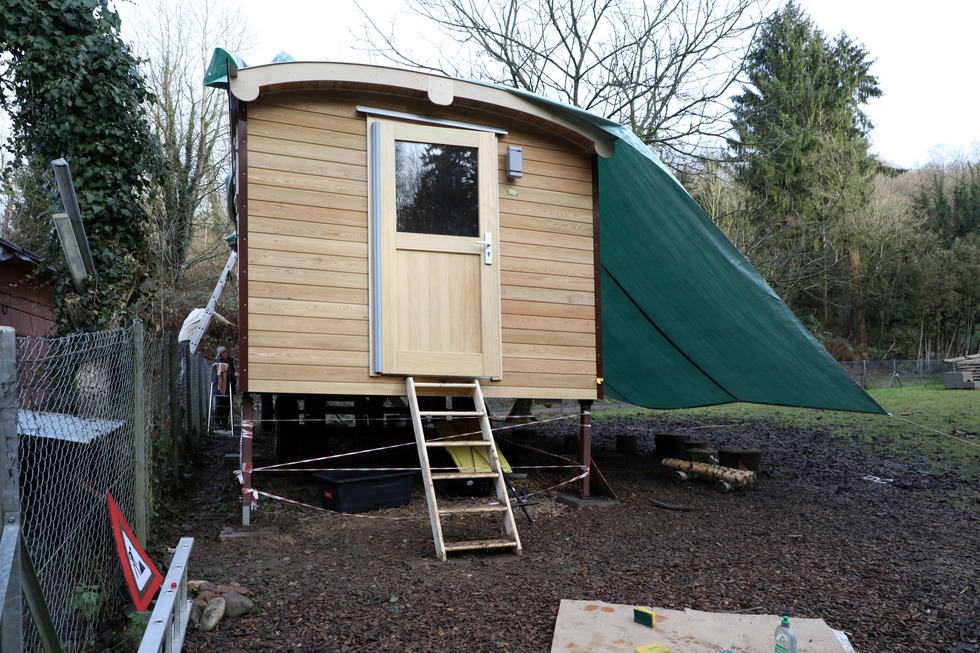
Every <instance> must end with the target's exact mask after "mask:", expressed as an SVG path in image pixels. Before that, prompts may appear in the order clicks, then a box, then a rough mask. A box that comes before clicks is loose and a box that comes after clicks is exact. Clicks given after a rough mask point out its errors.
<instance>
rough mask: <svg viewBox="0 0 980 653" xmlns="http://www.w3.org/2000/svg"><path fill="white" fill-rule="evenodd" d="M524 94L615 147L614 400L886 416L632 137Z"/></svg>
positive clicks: (611, 172) (607, 175)
mask: <svg viewBox="0 0 980 653" xmlns="http://www.w3.org/2000/svg"><path fill="white" fill-rule="evenodd" d="M497 88H504V87H497ZM508 90H512V89H508ZM512 92H514V91H513V90H512ZM518 93H520V95H521V96H522V97H524V98H528V99H533V100H535V101H539V102H543V103H545V104H549V105H551V106H562V107H564V108H565V109H566V110H567V111H568V112H570V113H572V114H574V115H577V116H578V117H579V118H580V119H583V120H586V121H588V122H591V123H592V124H595V125H598V126H600V127H602V128H603V129H604V130H605V131H607V132H609V133H610V134H612V135H614V136H616V137H617V138H618V139H619V140H618V141H617V143H616V151H615V154H614V155H613V156H612V157H610V158H608V159H602V158H600V159H599V225H600V229H599V233H600V242H599V258H600V260H601V264H602V358H603V377H604V387H605V393H606V395H607V396H609V397H612V398H615V399H620V400H622V401H626V402H629V403H631V404H635V405H637V406H646V407H648V408H689V407H693V406H708V405H713V404H724V403H731V402H737V401H742V402H748V403H758V404H773V405H779V406H798V407H806V408H825V409H831V410H845V411H857V412H868V413H882V414H884V413H885V411H884V409H882V408H881V406H879V405H878V404H877V403H876V402H875V401H874V400H873V399H872V398H871V397H870V396H868V394H867V393H866V392H865V391H864V390H863V389H862V388H861V386H860V385H858V384H857V382H855V381H854V380H853V379H852V378H851V377H850V375H848V374H847V372H845V371H844V370H843V368H841V366H840V365H838V364H837V361H835V360H834V359H833V357H831V356H830V354H828V353H827V350H825V349H824V348H823V346H822V345H821V344H820V343H819V342H817V340H816V339H815V338H814V337H813V336H812V335H811V334H810V332H809V331H808V330H807V329H806V328H805V327H804V326H803V325H802V324H801V323H800V321H799V320H798V319H797V318H796V316H795V315H793V313H792V311H790V310H789V308H788V307H787V306H786V305H785V304H784V303H783V302H782V300H781V299H780V298H779V296H778V295H776V293H775V292H773V290H772V288H770V287H769V284H768V283H766V281H765V279H763V278H762V276H760V275H759V273H758V272H757V271H756V270H755V268H753V267H752V265H751V264H750V263H749V262H748V260H746V258H745V257H744V256H743V255H742V254H741V253H740V252H739V251H738V250H737V249H736V248H735V246H734V245H732V243H731V242H730V241H729V240H728V238H726V237H725V235H724V234H723V233H722V232H721V230H719V229H718V227H717V226H715V224H714V223H713V222H712V221H711V219H710V218H709V217H708V216H707V214H705V212H704V211H703V210H702V209H701V207H700V206H699V205H698V204H697V202H695V201H694V199H693V198H692V197H691V196H690V195H689V194H688V192H687V191H686V190H685V189H684V188H683V186H681V184H680V183H679V182H678V181H677V180H676V179H675V178H674V177H673V175H671V174H670V172H669V171H668V170H667V169H666V168H665V167H664V165H663V164H662V163H661V162H660V161H659V159H658V158H657V157H656V155H655V154H653V152H651V151H650V149H649V148H648V147H646V146H645V145H644V144H643V143H642V142H641V141H640V140H639V139H638V138H637V137H636V136H635V135H634V134H633V133H632V132H630V131H629V130H628V129H626V128H625V127H623V126H621V125H618V124H616V123H613V122H611V121H609V120H606V119H604V118H601V117H598V116H595V115H592V114H589V113H587V112H584V111H581V110H579V109H576V108H574V107H569V106H567V105H561V104H559V103H555V102H552V101H550V100H547V99H544V98H540V97H537V96H534V95H531V94H528V93H523V92H519V91H518Z"/></svg>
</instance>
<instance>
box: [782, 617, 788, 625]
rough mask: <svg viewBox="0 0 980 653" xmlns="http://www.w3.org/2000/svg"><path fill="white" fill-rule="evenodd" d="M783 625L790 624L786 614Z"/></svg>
mask: <svg viewBox="0 0 980 653" xmlns="http://www.w3.org/2000/svg"><path fill="white" fill-rule="evenodd" d="M783 625H784V626H789V617H787V616H786V615H783Z"/></svg>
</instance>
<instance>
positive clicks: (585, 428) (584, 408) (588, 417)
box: [578, 399, 592, 499]
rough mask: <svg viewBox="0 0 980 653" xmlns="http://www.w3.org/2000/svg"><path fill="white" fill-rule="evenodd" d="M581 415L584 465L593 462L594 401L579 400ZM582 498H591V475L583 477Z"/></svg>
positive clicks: (580, 426)
mask: <svg viewBox="0 0 980 653" xmlns="http://www.w3.org/2000/svg"><path fill="white" fill-rule="evenodd" d="M578 405H579V408H580V409H581V410H580V414H581V417H579V436H578V447H579V448H578V460H579V464H581V465H582V466H583V467H589V466H590V465H591V464H592V401H590V400H587V399H581V400H579V402H578ZM582 498H583V499H588V498H589V477H588V476H586V477H585V478H583V479H582Z"/></svg>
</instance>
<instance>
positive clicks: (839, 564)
mask: <svg viewBox="0 0 980 653" xmlns="http://www.w3.org/2000/svg"><path fill="white" fill-rule="evenodd" d="M668 415H669V414H668ZM576 430H577V429H576V426H575V424H570V423H567V422H566V423H560V422H559V423H549V424H545V425H541V426H539V427H537V428H536V429H535V431H534V434H533V436H531V437H529V438H525V439H522V440H521V442H522V443H523V444H529V443H530V444H533V445H534V446H535V448H536V449H540V450H542V451H544V450H548V451H560V450H561V448H562V446H563V444H564V439H565V436H568V435H574V433H575V432H576ZM676 430H686V431H687V432H690V433H691V434H692V435H693V436H695V437H697V438H698V439H703V440H708V441H709V442H710V443H711V445H712V446H713V447H728V446H735V447H753V448H761V449H763V451H764V454H763V463H762V464H763V474H762V475H761V476H760V479H759V481H758V482H757V483H756V484H755V485H753V486H751V487H749V488H745V489H741V490H737V491H734V492H729V493H724V494H722V493H719V492H716V491H715V490H714V488H713V484H711V483H708V482H703V481H693V482H688V483H683V484H679V483H675V482H672V481H671V480H670V475H669V473H668V470H665V469H664V468H662V467H661V466H660V465H659V463H658V460H657V458H656V456H655V455H654V453H655V452H654V451H653V447H654V433H656V432H659V431H676ZM620 434H633V435H637V436H639V437H638V449H639V450H638V452H637V454H636V455H622V454H618V453H616V452H615V450H616V436H617V435H620ZM500 437H501V441H502V445H501V446H502V448H504V451H505V452H506V451H509V452H510V453H509V458H510V459H511V460H512V461H522V462H525V463H527V462H531V463H537V464H555V463H554V462H546V461H547V460H549V458H548V457H547V456H546V454H543V453H538V452H535V451H530V450H528V449H525V448H517V449H515V448H510V449H507V448H506V446H507V445H506V442H505V441H506V440H508V439H513V438H509V436H508V434H507V433H506V432H504V434H502V435H501V436H500ZM967 437H972V438H973V441H975V442H976V441H978V439H977V438H976V436H975V435H974V436H967ZM593 442H594V454H595V458H596V460H597V462H598V464H599V466H600V467H601V469H602V472H603V474H604V475H605V477H606V478H607V480H608V481H609V482H610V483H611V485H612V486H613V488H614V490H615V491H616V493H617V498H618V501H619V503H618V504H617V505H615V506H612V507H605V508H587V509H582V510H575V509H573V508H570V507H568V506H566V505H564V504H562V503H559V502H557V501H556V500H555V497H556V496H557V495H558V494H559V493H560V492H565V493H572V492H573V490H572V489H571V488H569V487H567V486H565V487H562V488H558V489H554V488H553V486H554V485H556V484H558V483H560V482H561V481H562V480H563V479H564V478H567V477H568V476H571V475H573V474H574V472H571V471H570V470H567V469H566V470H557V471H556V470H551V469H536V470H531V471H530V472H529V476H528V478H527V479H526V480H523V481H519V484H520V485H521V486H522V487H524V488H525V489H528V490H530V491H534V492H537V494H535V495H534V497H533V498H534V500H536V501H538V502H539V503H538V505H536V506H533V507H532V508H530V510H531V514H532V515H533V517H534V519H535V521H534V523H533V524H530V523H528V522H527V520H526V519H524V517H523V516H522V515H520V514H519V513H518V527H519V531H520V536H521V540H522V543H523V547H524V554H523V555H522V556H515V555H513V554H510V553H494V554H486V553H467V554H455V555H451V556H450V558H449V561H448V562H445V563H442V562H439V561H438V560H436V558H435V554H434V548H433V543H432V534H431V531H430V528H429V524H428V519H427V517H426V512H425V502H424V496H423V494H422V489H421V484H420V482H419V481H416V483H415V487H414V492H413V496H412V502H411V504H410V505H408V506H405V507H401V508H390V509H384V510H380V511H376V512H373V513H371V514H372V515H373V516H375V517H378V518H374V519H365V518H355V517H350V516H343V515H337V514H330V513H325V512H321V511H317V510H312V509H310V508H303V507H298V506H295V505H291V504H287V503H283V502H279V501H274V500H270V499H267V498H264V497H263V499H262V500H261V508H260V510H259V511H257V512H255V513H254V514H253V520H252V526H251V528H250V530H251V532H252V533H253V535H251V536H249V537H221V533H222V531H223V530H224V532H225V534H226V535H227V534H228V532H229V530H231V531H234V532H241V531H242V530H243V529H242V528H241V525H240V523H241V522H240V519H241V508H240V506H239V504H238V503H237V497H238V492H239V486H238V484H237V482H236V481H235V480H234V478H233V476H232V474H231V471H230V468H229V467H228V466H227V464H226V461H225V456H224V454H225V453H228V452H234V451H237V442H236V441H235V440H229V439H223V438H215V439H214V440H213V441H212V443H211V446H210V450H209V452H208V456H207V462H206V464H205V465H204V466H203V467H202V468H201V469H199V470H198V471H197V473H196V474H195V479H196V482H195V483H192V484H189V485H192V486H193V489H189V490H188V491H187V492H186V493H185V494H184V495H183V496H178V497H175V498H174V499H173V501H172V502H171V503H170V504H169V505H168V507H167V508H165V509H163V510H162V511H161V520H160V521H161V522H162V523H164V524H166V526H165V527H164V528H163V532H162V533H160V534H159V535H160V538H159V539H160V540H161V541H162V542H168V543H170V544H172V543H174V542H176V539H177V538H178V537H180V536H183V535H191V536H193V537H195V548H194V551H193V554H192V557H191V570H190V571H191V573H190V575H191V577H197V578H204V579H207V580H211V581H213V582H216V583H226V584H228V583H232V584H240V585H242V586H244V587H245V588H247V589H248V590H249V591H250V592H251V596H252V598H253V599H254V600H255V603H256V606H257V609H256V611H255V612H254V613H253V614H249V615H246V616H243V617H240V618H238V619H225V620H223V621H222V622H221V623H220V624H219V625H218V627H217V628H216V629H215V630H213V631H210V632H200V631H198V630H195V629H193V628H192V629H191V630H190V631H189V632H188V635H187V639H186V642H185V649H184V650H185V651H188V652H191V653H195V652H205V651H351V652H352V651H401V652H409V651H412V652H418V653H422V652H433V653H434V652H437V651H467V652H471V653H479V652H484V651H529V652H541V653H544V652H547V651H549V650H550V646H551V640H552V636H553V634H554V624H555V619H556V617H557V614H558V608H559V603H560V601H561V600H562V599H580V600H600V601H607V602H611V603H620V604H628V605H629V604H634V605H636V604H642V605H652V606H659V607H662V608H671V609H683V608H692V609H697V610H708V611H719V612H745V613H754V614H774V615H778V614H788V615H790V616H798V617H815V618H822V619H824V620H825V621H826V622H827V623H828V624H829V625H830V626H831V627H833V628H836V629H839V630H843V631H844V632H845V633H847V635H848V637H849V638H850V640H851V642H852V644H853V645H854V647H855V649H856V650H857V651H859V652H861V653H870V652H873V651H942V652H947V653H976V652H977V651H978V639H980V573H978V572H980V489H978V479H976V478H973V477H970V476H969V475H968V474H967V472H965V471H963V470H958V469H955V468H950V469H946V470H944V471H943V472H942V473H934V472H930V471H928V470H929V466H928V465H927V464H926V463H925V461H922V460H918V459H916V458H915V456H914V454H912V453H911V452H898V453H896V452H895V451H894V450H893V449H887V450H886V449H884V447H883V446H882V447H881V448H880V450H879V447H878V446H877V444H876V443H875V441H874V439H873V438H871V439H870V443H868V439H865V438H861V437H859V434H849V435H848V436H846V437H838V436H836V435H834V434H832V433H827V432H820V431H801V430H791V429H787V428H783V427H778V426H775V425H774V424H771V423H766V422H761V421H742V422H739V423H705V422H703V423H700V424H698V425H696V428H693V429H692V425H691V423H690V422H684V423H682V422H680V421H675V420H673V419H671V418H670V417H663V416H660V417H655V418H644V419H639V418H635V419H634V418H621V419H620V418H617V419H608V420H599V421H597V424H596V426H595V428H594V433H593ZM262 446H263V443H262V441H261V440H259V441H257V447H258V448H259V449H261V448H262ZM365 446H370V443H368V444H367V445H365ZM550 460H552V461H554V460H555V459H554V458H551V459H550ZM362 464H363V463H358V464H357V465H362ZM515 464H516V463H515ZM352 466H354V465H352ZM866 476H874V477H878V478H879V479H883V482H875V481H873V480H866V479H865V477H866ZM255 485H256V487H257V488H258V489H260V490H263V491H266V492H270V493H272V494H277V495H282V496H286V497H289V498H292V499H296V500H299V501H306V502H311V503H315V502H316V496H317V490H316V486H315V485H314V484H313V483H312V482H311V479H310V478H309V476H308V475H307V474H289V475H287V474H279V475H273V474H268V473H260V474H256V480H255ZM655 502H656V503H655ZM663 503H666V504H670V505H672V506H675V507H684V508H688V509H689V510H683V511H682V510H671V509H665V508H663V507H661V506H660V505H658V504H663ZM161 546H162V545H161ZM154 557H155V558H156V559H157V560H163V559H165V558H166V556H165V554H162V553H157V554H156V555H155V556H154ZM800 650H801V651H805V648H801V649H800Z"/></svg>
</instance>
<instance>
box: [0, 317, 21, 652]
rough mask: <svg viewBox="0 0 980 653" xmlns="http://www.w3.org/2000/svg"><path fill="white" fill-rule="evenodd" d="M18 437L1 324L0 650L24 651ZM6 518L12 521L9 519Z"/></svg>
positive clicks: (13, 376) (13, 357)
mask: <svg viewBox="0 0 980 653" xmlns="http://www.w3.org/2000/svg"><path fill="white" fill-rule="evenodd" d="M18 442H19V438H18V437H17V337H16V334H15V332H14V330H13V329H12V328H10V327H0V473H2V477H0V508H2V511H0V517H2V518H3V525H2V527H0V533H2V535H0V590H4V591H0V600H2V601H3V612H2V616H0V649H2V650H4V651H11V653H17V652H18V651H23V650H24V600H23V589H22V586H21V574H20V560H19V559H18V558H19V557H20V556H19V555H18V554H19V546H18V544H19V543H20V529H19V524H18V523H17V521H18V513H19V512H20V489H19V487H18V482H19V479H20V458H19V454H18ZM8 519H11V520H13V521H11V522H9V524H8Z"/></svg>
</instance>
